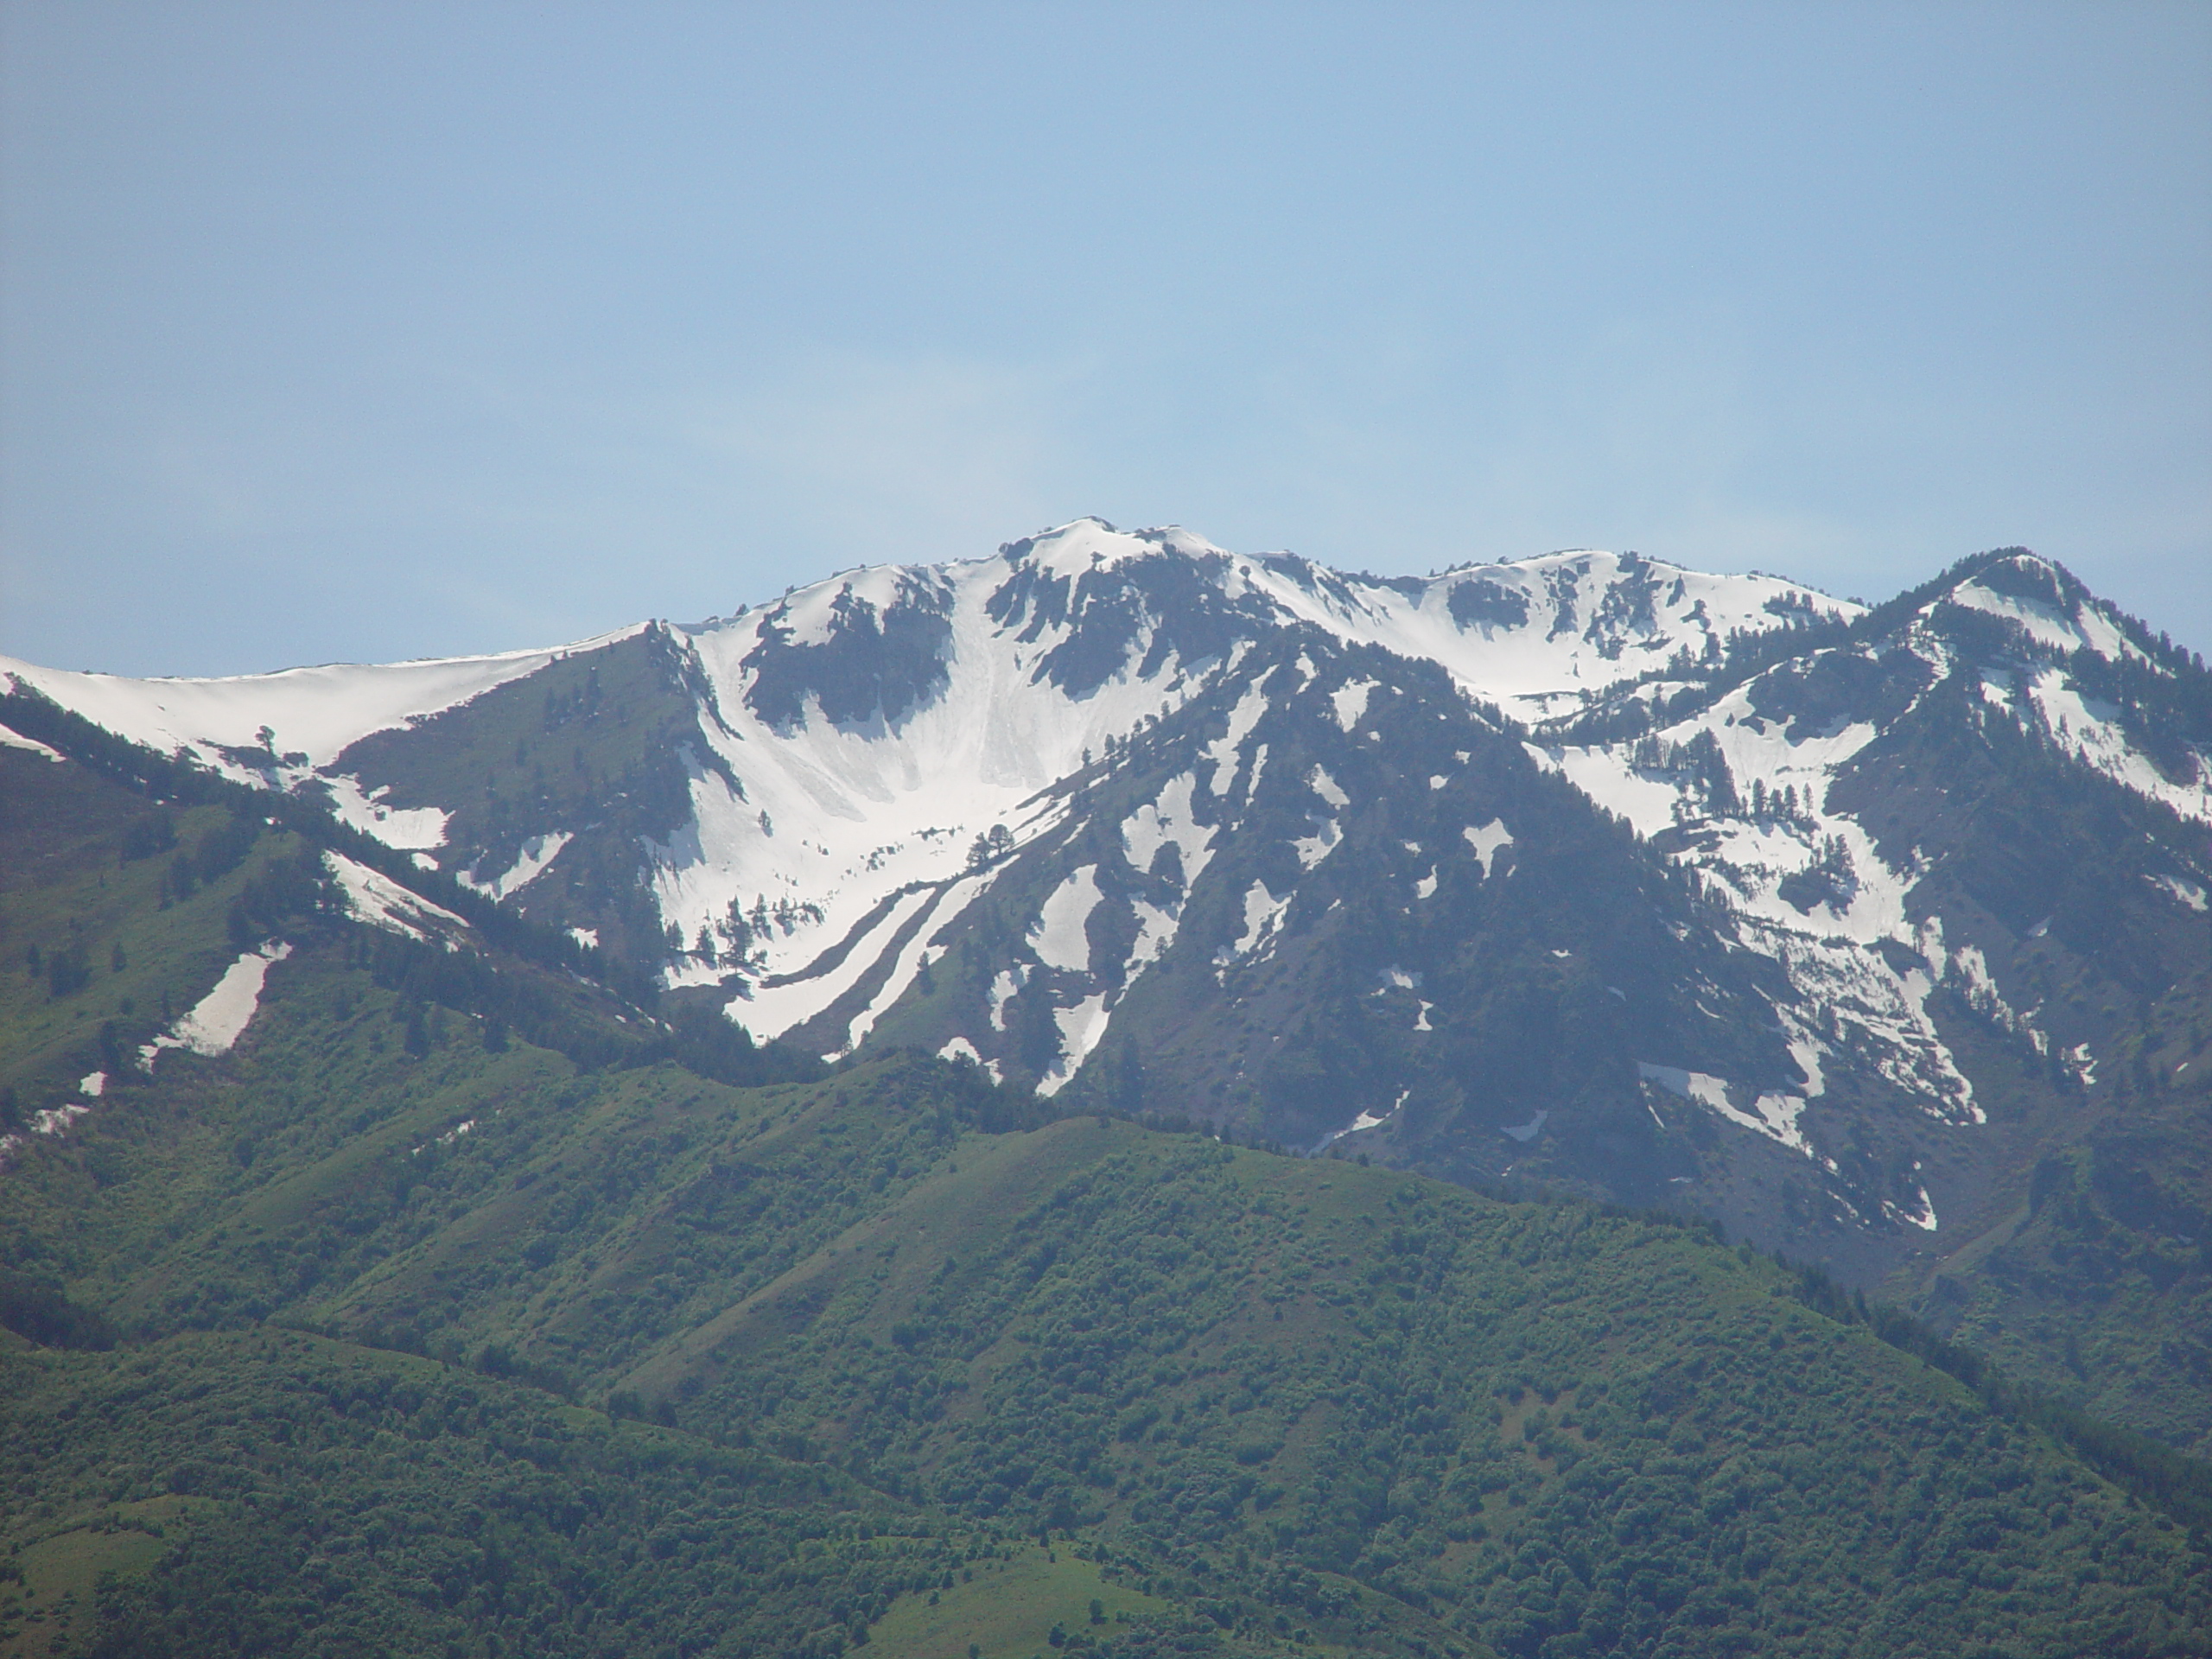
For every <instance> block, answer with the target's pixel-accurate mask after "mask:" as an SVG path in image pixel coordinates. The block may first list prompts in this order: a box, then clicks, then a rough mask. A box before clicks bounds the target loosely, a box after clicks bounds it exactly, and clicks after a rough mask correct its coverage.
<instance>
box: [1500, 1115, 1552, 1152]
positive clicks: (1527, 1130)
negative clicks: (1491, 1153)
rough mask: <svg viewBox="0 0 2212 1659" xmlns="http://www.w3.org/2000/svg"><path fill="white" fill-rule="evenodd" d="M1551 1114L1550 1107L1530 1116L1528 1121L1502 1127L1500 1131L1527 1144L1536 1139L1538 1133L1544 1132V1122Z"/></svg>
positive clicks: (1501, 1133)
mask: <svg viewBox="0 0 2212 1659" xmlns="http://www.w3.org/2000/svg"><path fill="white" fill-rule="evenodd" d="M1550 1116H1551V1113H1550V1111H1549V1110H1548V1109H1543V1110H1539V1111H1538V1112H1537V1114H1536V1115H1535V1116H1534V1117H1532V1118H1530V1119H1529V1121H1528V1122H1526V1123H1516V1124H1514V1125H1513V1126H1512V1127H1511V1128H1502V1129H1500V1130H1499V1131H1498V1133H1499V1134H1500V1135H1510V1137H1512V1138H1513V1139H1514V1140H1516V1141H1520V1142H1521V1143H1522V1145H1524V1146H1525V1145H1526V1144H1528V1142H1529V1141H1533V1140H1535V1138H1536V1136H1537V1135H1540V1134H1541V1133H1542V1132H1543V1127H1544V1124H1545V1122H1546V1121H1547V1120H1548V1119H1549V1118H1550Z"/></svg>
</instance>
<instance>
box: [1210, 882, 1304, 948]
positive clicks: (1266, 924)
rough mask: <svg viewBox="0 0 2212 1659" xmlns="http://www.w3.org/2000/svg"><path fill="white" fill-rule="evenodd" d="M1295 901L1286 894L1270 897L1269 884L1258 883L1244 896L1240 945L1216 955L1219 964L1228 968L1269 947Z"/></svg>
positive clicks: (1237, 941)
mask: <svg viewBox="0 0 2212 1659" xmlns="http://www.w3.org/2000/svg"><path fill="white" fill-rule="evenodd" d="M1291 898H1292V895H1291V894H1289V893H1285V894H1284V895H1283V896H1282V897H1281V898H1280V899H1277V898H1275V897H1274V895H1273V894H1271V893H1268V884H1267V883H1266V882H1264V881H1255V882H1254V883H1253V884H1252V885H1251V887H1249V888H1248V889H1247V890H1246V892H1245V894H1244V931H1243V934H1242V935H1241V936H1240V937H1239V938H1238V939H1237V940H1236V944H1230V945H1227V946H1224V948H1223V949H1221V950H1217V951H1216V952H1215V953H1214V958H1213V959H1214V961H1215V963H1217V964H1219V965H1224V966H1225V965H1226V964H1227V963H1230V962H1233V961H1235V960H1236V958H1237V957H1247V956H1249V955H1251V954H1252V952H1253V951H1254V950H1257V949H1258V948H1259V947H1260V946H1261V945H1262V944H1265V943H1266V942H1267V940H1268V937H1269V936H1270V935H1272V934H1273V933H1274V931H1275V930H1276V929H1277V928H1278V927H1280V926H1281V925H1282V913H1283V912H1284V911H1286V910H1287V909H1289V908H1290V900H1291Z"/></svg>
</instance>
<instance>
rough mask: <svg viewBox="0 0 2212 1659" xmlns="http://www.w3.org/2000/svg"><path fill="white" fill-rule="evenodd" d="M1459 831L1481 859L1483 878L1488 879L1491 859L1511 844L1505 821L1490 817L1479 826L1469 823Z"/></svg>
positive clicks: (1511, 837)
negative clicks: (1489, 819)
mask: <svg viewBox="0 0 2212 1659" xmlns="http://www.w3.org/2000/svg"><path fill="white" fill-rule="evenodd" d="M1459 833H1460V834H1461V835H1463V836H1466V838H1467V845H1468V846H1470V847H1471V848H1473V849H1475V856H1476V857H1477V858H1478V859H1479V860H1480V861H1482V867H1483V880H1485V881H1487V880H1490V873H1491V860H1492V859H1494V858H1496V857H1497V855H1498V851H1499V849H1502V848H1506V847H1510V846H1511V845H1512V844H1513V836H1511V834H1510V833H1509V832H1508V830H1507V829H1506V828H1505V821H1504V820H1503V818H1492V819H1491V821H1490V822H1489V823H1485V824H1483V825H1480V826H1479V827H1478V826H1475V825H1469V826H1468V827H1467V828H1466V829H1462V830H1461V831H1460V832H1459Z"/></svg>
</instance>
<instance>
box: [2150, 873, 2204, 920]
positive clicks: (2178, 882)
mask: <svg viewBox="0 0 2212 1659" xmlns="http://www.w3.org/2000/svg"><path fill="white" fill-rule="evenodd" d="M2149 880H2150V882H2151V885H2152V887H2157V888H2158V889H2159V890H2161V891H2162V892H2164V893H2165V894H2166V895H2167V896H2168V897H2169V898H2171V899H2175V900H2177V902H2179V903H2181V904H2184V905H2187V906H2189V907H2190V909H2191V910H2193V911H2196V912H2198V913H2199V914H2202V912H2204V911H2205V910H2206V909H2207V908H2208V907H2212V899H2208V898H2207V897H2206V894H2205V892H2204V889H2203V888H2202V887H2199V886H2197V885H2196V882H2194V881H2187V880H2183V879H2182V878H2181V877H2180V876H2177V875H2154V876H2152V877H2150V878H2149Z"/></svg>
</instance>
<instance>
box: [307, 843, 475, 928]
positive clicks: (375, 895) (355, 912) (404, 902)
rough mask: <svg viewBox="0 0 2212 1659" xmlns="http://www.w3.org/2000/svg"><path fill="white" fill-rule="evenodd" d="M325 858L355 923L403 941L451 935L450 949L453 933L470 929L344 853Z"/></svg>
mask: <svg viewBox="0 0 2212 1659" xmlns="http://www.w3.org/2000/svg"><path fill="white" fill-rule="evenodd" d="M322 858H323V862H324V864H325V865H326V866H327V868H328V869H329V871H330V874H331V875H332V876H333V877H334V879H335V880H336V881H337V883H338V890H339V892H340V893H341V894H343V895H344V898H345V900H346V912H347V913H348V914H349V915H351V916H352V917H353V918H354V920H356V921H360V922H366V923H367V924H368V925H370V926H372V927H380V928H383V929H384V930H385V931H386V932H390V933H397V934H398V935H400V936H401V937H402V938H410V939H422V940H425V941H427V940H428V939H429V938H430V935H431V934H432V933H433V932H436V933H439V934H442V935H448V937H447V938H446V939H445V943H446V945H447V948H448V949H451V948H452V945H453V940H452V938H451V937H450V933H452V932H460V931H466V929H467V926H468V924H467V922H465V921H463V920H462V919H461V918H460V917H458V916H456V915H454V913H453V912H451V911H449V910H448V909H446V908H444V907H443V906H440V905H434V904H432V903H431V902H430V901H429V899H425V898H423V897H422V896H421V895H420V894H419V893H410V892H409V891H408V890H407V889H406V888H405V887H401V886H400V885H399V883H398V882H397V881H395V880H392V879H391V877H390V876H388V875H386V874H384V873H383V872H382V871H380V870H372V869H371V868H369V867H368V866H367V865H365V864H360V863H356V862H355V861H353V860H352V859H350V858H348V857H346V855H345V854H343V853H336V852H326V853H325V854H324V855H322Z"/></svg>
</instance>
